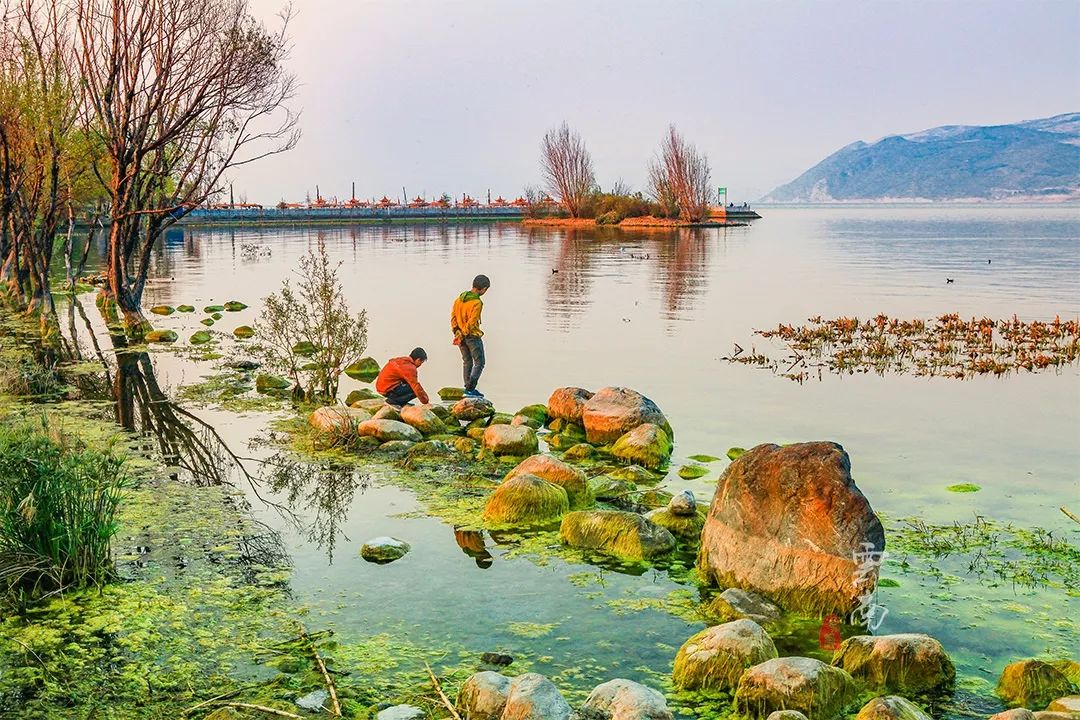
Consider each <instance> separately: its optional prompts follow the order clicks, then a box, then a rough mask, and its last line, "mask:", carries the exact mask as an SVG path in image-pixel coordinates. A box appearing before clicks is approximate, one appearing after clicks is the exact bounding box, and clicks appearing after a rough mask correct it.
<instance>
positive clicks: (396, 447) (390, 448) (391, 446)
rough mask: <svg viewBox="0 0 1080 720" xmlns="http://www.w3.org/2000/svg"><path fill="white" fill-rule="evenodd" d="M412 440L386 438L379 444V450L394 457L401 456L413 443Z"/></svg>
mask: <svg viewBox="0 0 1080 720" xmlns="http://www.w3.org/2000/svg"><path fill="white" fill-rule="evenodd" d="M415 444H416V442H415V441H413V440H387V441H386V442H384V443H383V444H382V445H379V452H381V453H385V454H387V455H393V456H394V457H402V456H403V455H405V454H406V453H407V452H409V450H410V449H411V448H412V446H413V445H415Z"/></svg>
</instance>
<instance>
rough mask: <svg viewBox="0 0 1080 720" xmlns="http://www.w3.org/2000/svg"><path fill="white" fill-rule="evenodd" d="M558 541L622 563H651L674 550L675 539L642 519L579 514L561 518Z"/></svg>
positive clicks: (613, 514) (627, 515) (610, 513)
mask: <svg viewBox="0 0 1080 720" xmlns="http://www.w3.org/2000/svg"><path fill="white" fill-rule="evenodd" d="M559 539H561V540H562V541H563V542H564V543H566V544H567V545H570V546H572V547H578V548H583V549H586V550H595V551H597V552H601V553H604V554H605V555H611V556H613V557H617V558H620V559H623V560H637V561H640V560H652V559H654V558H657V557H660V556H663V555H666V554H668V553H670V552H671V551H672V550H674V549H675V544H676V543H675V537H674V536H673V535H672V534H671V533H670V532H668V531H667V530H666V529H664V528H662V527H660V526H659V525H656V524H655V523H652V522H649V521H648V520H646V519H645V518H643V517H642V516H641V515H638V514H637V513H631V512H623V511H621V510H579V511H577V512H572V513H569V514H568V515H567V516H566V517H564V518H563V521H562V525H561V526H560V527H559Z"/></svg>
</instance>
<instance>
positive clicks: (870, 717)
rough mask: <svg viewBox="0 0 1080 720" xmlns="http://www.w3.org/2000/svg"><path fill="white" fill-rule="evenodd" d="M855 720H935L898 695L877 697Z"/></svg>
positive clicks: (866, 705)
mask: <svg viewBox="0 0 1080 720" xmlns="http://www.w3.org/2000/svg"><path fill="white" fill-rule="evenodd" d="M855 720H933V719H932V718H931V717H930V716H929V715H927V714H926V713H925V712H923V711H922V710H921V709H920V708H919V706H918V705H916V704H915V703H913V702H911V701H910V700H905V699H904V698H902V697H898V696H896V695H886V696H884V697H876V698H874V699H873V700H871V701H870V702H868V703H866V704H865V705H863V707H862V710H859V714H858V715H856V716H855Z"/></svg>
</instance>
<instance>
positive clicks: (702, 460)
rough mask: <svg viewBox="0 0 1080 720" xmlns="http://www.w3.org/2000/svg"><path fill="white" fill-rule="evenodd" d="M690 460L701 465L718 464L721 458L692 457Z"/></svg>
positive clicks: (710, 456) (707, 456) (713, 456)
mask: <svg viewBox="0 0 1080 720" xmlns="http://www.w3.org/2000/svg"><path fill="white" fill-rule="evenodd" d="M688 459H690V460H693V461H694V462H699V463H711V462H716V461H717V460H719V459H720V458H718V457H716V456H715V455H691V456H690V457H689V458H688Z"/></svg>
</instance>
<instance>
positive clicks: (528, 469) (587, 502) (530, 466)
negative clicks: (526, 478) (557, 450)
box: [504, 455, 595, 510]
mask: <svg viewBox="0 0 1080 720" xmlns="http://www.w3.org/2000/svg"><path fill="white" fill-rule="evenodd" d="M517 475H533V476H535V477H538V478H540V479H541V480H546V481H547V482H549V483H551V484H552V485H558V486H559V487H561V488H562V489H564V490H566V497H567V498H568V499H569V501H570V507H571V509H573V510H579V509H581V508H587V507H591V506H592V505H593V504H594V503H595V500H594V499H593V494H592V491H591V490H590V489H589V481H588V478H587V477H586V476H585V473H584V472H582V471H581V470H579V469H578V468H576V467H573V466H572V465H567V464H566V463H564V462H563V461H561V460H559V459H558V458H554V457H551V456H550V455H533V456H531V457H527V458H525V459H524V460H522V461H521V462H520V463H519V464H518V465H517V466H515V467H514V469H513V470H511V471H510V472H508V473H507V474H506V477H505V478H504V480H509V479H510V478H512V477H515V476H517Z"/></svg>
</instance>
